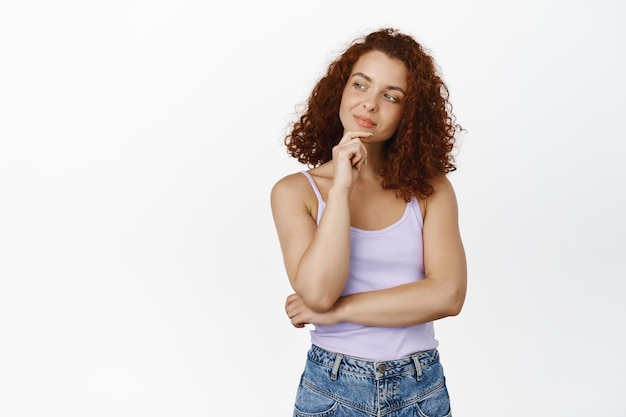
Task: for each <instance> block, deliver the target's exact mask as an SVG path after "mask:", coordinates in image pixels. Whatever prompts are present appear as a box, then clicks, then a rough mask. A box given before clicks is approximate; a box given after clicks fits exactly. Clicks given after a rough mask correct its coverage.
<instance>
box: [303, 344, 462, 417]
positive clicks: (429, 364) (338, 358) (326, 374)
mask: <svg viewBox="0 0 626 417" xmlns="http://www.w3.org/2000/svg"><path fill="white" fill-rule="evenodd" d="M293 415H294V417H345V416H350V417H360V416H362V417H371V416H377V417H381V416H386V417H409V416H410V417H444V416H446V417H449V416H451V413H450V398H449V397H448V390H447V388H446V383H445V377H444V374H443V368H442V366H441V364H440V363H439V352H438V351H437V349H433V350H427V351H424V352H417V353H415V354H413V355H411V356H408V357H406V358H401V359H397V360H391V361H385V362H373V361H367V360H363V359H359V358H354V357H350V356H343V355H341V354H336V353H332V352H328V351H326V350H324V349H321V348H320V347H318V346H315V345H313V346H311V349H310V350H309V352H308V357H307V362H306V366H305V368H304V372H303V374H302V378H301V379H300V386H299V387H298V392H297V394H296V404H295V409H294V413H293Z"/></svg>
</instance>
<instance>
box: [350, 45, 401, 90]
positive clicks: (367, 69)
mask: <svg viewBox="0 0 626 417" xmlns="http://www.w3.org/2000/svg"><path fill="white" fill-rule="evenodd" d="M357 72H360V73H362V74H364V75H366V76H368V77H369V78H371V79H372V80H373V81H377V82H381V83H383V84H385V85H388V86H396V87H401V88H403V89H406V86H407V73H408V72H407V69H406V66H405V65H404V62H402V61H400V60H399V59H396V58H390V57H389V56H387V54H385V53H384V52H380V51H369V52H366V53H364V54H363V55H361V56H360V57H359V59H358V60H357V61H356V62H355V63H354V66H353V67H352V72H351V75H353V74H355V73H357Z"/></svg>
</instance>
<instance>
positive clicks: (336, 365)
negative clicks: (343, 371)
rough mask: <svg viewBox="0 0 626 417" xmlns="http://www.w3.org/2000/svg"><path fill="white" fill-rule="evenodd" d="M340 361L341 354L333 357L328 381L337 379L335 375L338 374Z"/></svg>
mask: <svg viewBox="0 0 626 417" xmlns="http://www.w3.org/2000/svg"><path fill="white" fill-rule="evenodd" d="M342 359H343V355H342V354H341V353H338V354H337V356H335V363H334V364H333V370H332V372H331V373H330V379H331V380H332V381H335V380H336V379H337V373H338V372H339V365H341V360H342Z"/></svg>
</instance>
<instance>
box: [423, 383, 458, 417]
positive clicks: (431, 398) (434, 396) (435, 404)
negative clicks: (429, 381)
mask: <svg viewBox="0 0 626 417" xmlns="http://www.w3.org/2000/svg"><path fill="white" fill-rule="evenodd" d="M416 415H417V416H419V417H450V416H451V415H452V413H451V412H450V397H449V395H448V390H447V389H446V386H445V385H443V386H442V387H441V388H439V389H437V390H435V391H433V392H432V393H431V394H430V395H428V396H427V397H426V398H424V399H422V400H421V401H419V402H418V403H417V414H416Z"/></svg>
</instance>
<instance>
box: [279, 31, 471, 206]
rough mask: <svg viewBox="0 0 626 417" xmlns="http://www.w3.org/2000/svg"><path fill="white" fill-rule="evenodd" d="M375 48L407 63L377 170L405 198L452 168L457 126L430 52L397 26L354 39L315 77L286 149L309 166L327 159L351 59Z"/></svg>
mask: <svg viewBox="0 0 626 417" xmlns="http://www.w3.org/2000/svg"><path fill="white" fill-rule="evenodd" d="M372 50H376V51H381V52H383V53H385V54H386V55H387V56H389V57H390V58H395V59H399V60H400V61H402V62H403V63H404V65H405V66H406V68H407V70H408V71H407V95H406V97H405V106H404V110H403V114H402V119H401V121H400V124H399V125H398V129H397V130H396V132H395V133H394V135H393V136H392V137H391V138H390V139H389V140H387V141H386V142H385V146H384V152H385V155H384V158H383V164H382V166H381V167H380V172H379V174H380V175H381V176H382V177H383V181H382V185H383V187H384V188H387V189H395V190H397V192H398V195H399V196H401V197H402V198H404V199H405V200H407V201H408V200H410V199H411V197H412V196H414V195H416V194H417V195H421V196H425V197H427V196H429V195H430V194H432V192H433V187H432V185H431V181H432V179H433V178H434V177H436V176H438V175H441V174H444V175H445V174H447V173H448V172H451V171H454V170H456V165H455V163H454V158H453V156H452V150H453V149H454V144H455V135H456V133H457V132H459V131H461V130H462V128H461V126H460V125H459V124H457V123H456V121H455V117H454V115H453V114H452V105H451V104H450V102H449V100H448V98H449V92H448V88H447V86H446V85H445V83H444V82H443V80H442V79H441V77H440V76H439V74H438V71H437V67H436V64H435V62H434V60H433V58H432V57H431V56H430V55H429V54H428V53H426V52H425V51H424V48H423V47H422V46H421V45H420V44H419V43H417V42H416V41H415V40H414V39H413V38H412V37H410V36H408V35H405V34H402V33H400V32H398V31H397V30H396V29H381V30H379V31H376V32H373V33H370V34H369V35H367V36H366V37H365V38H363V39H357V40H355V41H354V42H353V43H352V44H351V45H350V47H349V48H348V49H347V50H346V51H345V52H344V53H343V54H342V55H341V56H340V57H339V58H338V59H336V60H335V61H333V62H332V63H331V64H330V65H329V67H328V69H327V72H326V74H325V75H324V76H323V77H322V78H321V79H320V80H319V81H318V82H317V84H316V85H315V87H314V88H313V91H312V93H311V95H310V96H309V99H308V102H307V108H306V110H305V111H304V113H303V114H302V115H301V116H300V117H299V119H298V121H296V122H295V123H294V124H293V127H292V129H291V132H290V133H289V134H288V135H287V136H286V137H285V139H284V142H285V145H286V146H287V153H288V154H289V155H290V156H292V157H294V158H296V159H297V160H298V161H300V162H301V163H303V164H306V165H307V166H309V167H315V166H318V165H320V164H323V163H325V162H328V161H329V160H331V159H332V148H333V147H334V146H335V145H336V144H337V143H338V142H339V140H340V139H341V137H342V135H343V126H342V124H341V121H340V120H339V105H340V103H341V96H342V92H343V89H344V87H345V85H346V82H347V81H348V78H349V77H350V73H351V71H352V67H353V65H354V64H355V62H356V61H357V60H358V59H359V57H361V55H363V54H364V53H366V52H369V51H372Z"/></svg>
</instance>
